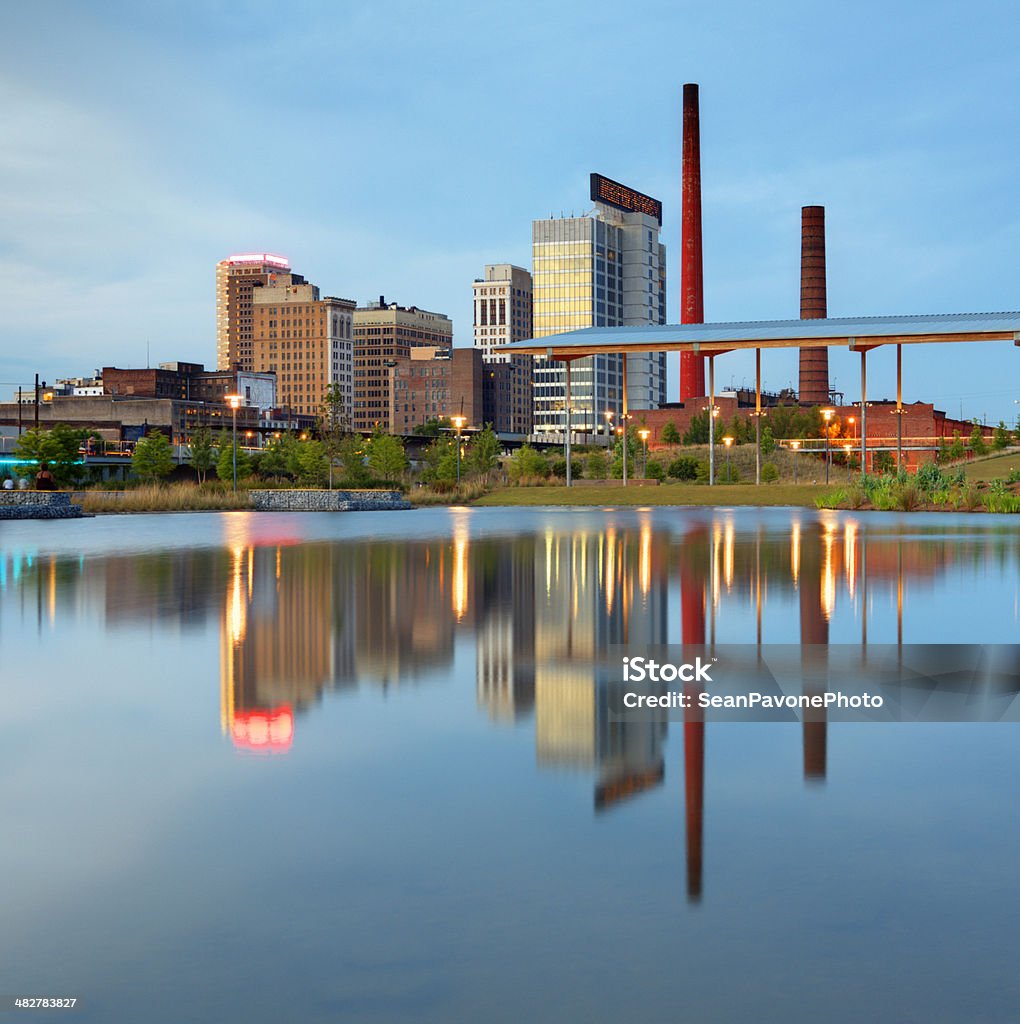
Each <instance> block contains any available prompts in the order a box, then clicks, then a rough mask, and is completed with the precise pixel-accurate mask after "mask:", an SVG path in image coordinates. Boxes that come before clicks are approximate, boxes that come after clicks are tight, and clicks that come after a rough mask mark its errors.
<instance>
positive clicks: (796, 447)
mask: <svg viewBox="0 0 1020 1024" xmlns="http://www.w3.org/2000/svg"><path fill="white" fill-rule="evenodd" d="M790 447H791V448H792V449H793V482H794V483H796V482H797V452H798V451H799V450H800V441H791V442H790Z"/></svg>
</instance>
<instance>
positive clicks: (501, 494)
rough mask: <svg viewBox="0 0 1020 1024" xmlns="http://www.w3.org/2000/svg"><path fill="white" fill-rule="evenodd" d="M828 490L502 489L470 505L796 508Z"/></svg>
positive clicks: (723, 487) (723, 486) (734, 486)
mask: <svg viewBox="0 0 1020 1024" xmlns="http://www.w3.org/2000/svg"><path fill="white" fill-rule="evenodd" d="M830 490H832V488H831V487H825V486H824V485H814V484H762V486H761V487H755V485H754V484H718V485H716V486H715V487H708V486H707V485H705V484H663V485H661V486H659V487H570V488H567V487H564V486H563V485H562V484H560V485H555V486H550V487H503V488H500V489H498V490H495V491H491V492H490V493H489V494H486V495H485V496H484V497H482V498H479V499H478V500H477V501H474V502H472V504H474V505H489V506H491V505H599V506H601V505H799V506H802V507H806V508H814V507H815V498H817V497H820V496H821V495H823V494H825V493H826V492H828V491H830Z"/></svg>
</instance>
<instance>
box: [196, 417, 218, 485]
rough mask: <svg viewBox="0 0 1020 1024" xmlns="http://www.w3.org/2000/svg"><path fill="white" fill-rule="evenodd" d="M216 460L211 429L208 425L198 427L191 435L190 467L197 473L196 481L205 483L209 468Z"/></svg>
mask: <svg viewBox="0 0 1020 1024" xmlns="http://www.w3.org/2000/svg"><path fill="white" fill-rule="evenodd" d="M215 462H216V449H215V448H214V447H213V439H212V431H211V430H210V429H209V428H208V427H199V428H198V430H196V431H195V432H194V433H193V434H192V435H191V468H192V469H193V470H194V471H195V473H196V474H197V475H198V482H199V483H200V484H204V483H205V478H206V476H207V475H208V473H209V470H210V469H212V468H213V465H214V464H215Z"/></svg>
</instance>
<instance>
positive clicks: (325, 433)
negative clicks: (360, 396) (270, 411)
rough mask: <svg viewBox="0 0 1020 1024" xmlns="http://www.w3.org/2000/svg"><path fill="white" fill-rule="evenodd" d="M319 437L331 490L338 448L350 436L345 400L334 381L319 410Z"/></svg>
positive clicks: (338, 452) (327, 389) (338, 454)
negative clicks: (327, 465)
mask: <svg viewBox="0 0 1020 1024" xmlns="http://www.w3.org/2000/svg"><path fill="white" fill-rule="evenodd" d="M318 430H319V437H320V439H321V441H322V450H323V453H324V455H325V456H326V460H327V462H328V464H329V472H328V476H329V488H330V490H332V489H333V463H334V462H335V461H336V459H337V458H339V457H340V448H341V445H342V444H343V442H344V440H345V438H347V437H348V436H349V435H350V421H349V419H348V416H347V399H346V396H345V395H344V393H343V390H342V389H341V387H340V385H339V383H337V382H336V381H334V382H333V383H332V384H330V385H329V387H328V388H326V393H325V395H324V396H323V399H322V406H321V407H320V409H319V419H318Z"/></svg>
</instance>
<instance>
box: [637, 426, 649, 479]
mask: <svg viewBox="0 0 1020 1024" xmlns="http://www.w3.org/2000/svg"><path fill="white" fill-rule="evenodd" d="M650 433H651V431H650V430H648V429H644V430H639V431H638V437H640V438H641V443H642V444H643V445H644V447H645V469H644V475H645V479H646V480H647V479H648V435H649V434H650Z"/></svg>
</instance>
